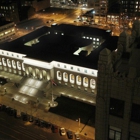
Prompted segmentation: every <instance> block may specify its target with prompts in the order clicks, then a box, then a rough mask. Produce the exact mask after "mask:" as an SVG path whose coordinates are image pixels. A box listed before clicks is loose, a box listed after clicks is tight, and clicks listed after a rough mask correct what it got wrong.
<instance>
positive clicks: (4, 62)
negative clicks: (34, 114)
mask: <svg viewBox="0 0 140 140" xmlns="http://www.w3.org/2000/svg"><path fill="white" fill-rule="evenodd" d="M2 62H3V65H4V66H6V60H5V58H2Z"/></svg>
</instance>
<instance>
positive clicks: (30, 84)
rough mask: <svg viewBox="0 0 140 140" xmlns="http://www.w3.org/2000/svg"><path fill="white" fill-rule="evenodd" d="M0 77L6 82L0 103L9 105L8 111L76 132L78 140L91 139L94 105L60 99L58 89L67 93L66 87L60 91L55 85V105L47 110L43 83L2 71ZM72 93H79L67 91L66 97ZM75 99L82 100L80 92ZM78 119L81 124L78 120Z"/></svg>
mask: <svg viewBox="0 0 140 140" xmlns="http://www.w3.org/2000/svg"><path fill="white" fill-rule="evenodd" d="M0 75H1V76H2V77H6V79H7V80H8V83H5V84H4V85H2V86H1V88H0V91H1V96H0V103H1V104H4V105H6V106H10V107H11V108H13V109H16V110H17V111H18V112H25V113H27V114H28V115H31V116H34V117H36V118H39V119H41V120H44V121H47V122H50V123H52V124H55V125H57V126H58V127H59V128H60V127H64V128H65V129H66V130H71V131H72V132H73V133H76V132H79V133H80V137H81V140H85V139H86V140H93V139H94V134H95V129H94V123H95V106H93V105H88V104H85V103H82V102H78V101H75V100H73V99H69V98H66V97H60V94H59V90H60V91H61V90H62V89H63V90H68V88H67V87H61V86H60V89H59V86H58V87H57V91H58V92H56V90H54V89H53V92H54V96H53V97H54V99H55V102H57V103H58V106H56V107H54V108H50V107H49V102H50V101H51V100H52V96H51V90H47V92H46V97H45V96H44V92H43V91H42V90H43V89H44V88H43V87H44V85H46V86H47V84H46V83H43V82H42V83H43V84H42V83H41V81H37V80H34V79H31V78H23V79H22V77H21V76H18V75H14V74H10V73H6V72H1V73H0ZM25 81H26V82H25ZM74 92H76V93H78V92H79V91H76V90H75V91H73V90H72V91H71V90H69V93H68V94H71V95H72V93H74ZM72 96H73V95H72ZM78 96H79V98H83V97H84V96H85V95H84V93H83V94H78ZM86 96H87V95H86ZM87 97H88V96H87ZM91 97H92V96H91V95H89V98H90V99H91ZM92 98H95V97H92ZM87 99H88V98H87ZM37 101H39V102H37ZM87 108H88V109H87ZM79 118H80V125H79V122H78V121H77V120H79ZM3 131H5V130H3ZM3 133H4V132H3ZM85 134H86V135H85ZM66 138H67V137H66ZM39 140H40V139H39ZM48 140H50V139H48Z"/></svg>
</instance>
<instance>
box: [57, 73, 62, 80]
mask: <svg viewBox="0 0 140 140" xmlns="http://www.w3.org/2000/svg"><path fill="white" fill-rule="evenodd" d="M57 79H58V80H62V74H61V72H60V71H57Z"/></svg>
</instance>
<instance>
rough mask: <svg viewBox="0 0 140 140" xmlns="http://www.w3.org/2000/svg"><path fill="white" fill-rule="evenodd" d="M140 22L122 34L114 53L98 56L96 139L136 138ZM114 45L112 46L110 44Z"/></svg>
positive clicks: (139, 106)
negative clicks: (130, 30)
mask: <svg viewBox="0 0 140 140" xmlns="http://www.w3.org/2000/svg"><path fill="white" fill-rule="evenodd" d="M139 39H140V21H139V20H136V21H134V23H133V29H132V34H131V35H128V34H127V33H126V32H122V33H121V34H120V37H119V39H118V46H117V49H116V50H115V51H112V52H111V51H110V50H108V49H104V50H102V51H101V53H100V55H99V61H98V81H97V96H96V121H95V123H96V124H95V131H96V132H95V139H96V140H116V139H117V140H139V139H140V131H139V130H140V72H139V71H140V55H139V54H140V42H139ZM112 45H114V44H112Z"/></svg>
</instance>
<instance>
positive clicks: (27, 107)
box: [0, 73, 95, 140]
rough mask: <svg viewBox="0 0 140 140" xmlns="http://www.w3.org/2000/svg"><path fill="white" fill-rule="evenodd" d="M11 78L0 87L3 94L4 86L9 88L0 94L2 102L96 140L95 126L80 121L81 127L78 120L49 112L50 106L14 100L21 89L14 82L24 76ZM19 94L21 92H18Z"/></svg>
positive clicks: (84, 139)
mask: <svg viewBox="0 0 140 140" xmlns="http://www.w3.org/2000/svg"><path fill="white" fill-rule="evenodd" d="M0 75H4V73H0ZM9 76H12V75H9ZM9 78H10V80H11V82H9V83H8V84H6V85H3V86H1V88H0V92H1V94H2V93H4V88H5V87H6V88H7V93H6V94H5V95H1V96H0V102H1V103H2V104H5V105H7V106H10V107H12V108H15V109H17V110H20V111H21V112H26V113H28V114H31V115H33V116H35V117H38V118H40V119H42V120H45V121H47V122H51V123H53V124H56V125H58V126H60V127H64V128H66V129H69V130H71V131H73V132H74V133H76V132H79V131H80V135H81V139H82V140H94V137H95V128H93V127H90V126H87V125H85V124H82V123H80V128H79V123H78V122H76V121H73V120H71V119H68V118H65V117H63V116H60V115H57V114H53V113H51V112H49V111H48V109H49V107H48V106H46V107H45V106H44V105H41V104H39V106H38V107H37V108H36V107H33V105H31V104H30V103H26V104H23V103H21V102H18V101H16V100H14V101H12V98H11V97H12V96H13V95H14V94H16V93H17V92H18V90H19V89H18V88H16V86H14V85H13V82H19V81H20V80H21V79H22V77H19V76H16V75H15V76H12V77H9ZM18 94H21V93H18ZM30 100H33V97H31V98H30ZM85 134H86V135H85Z"/></svg>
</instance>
